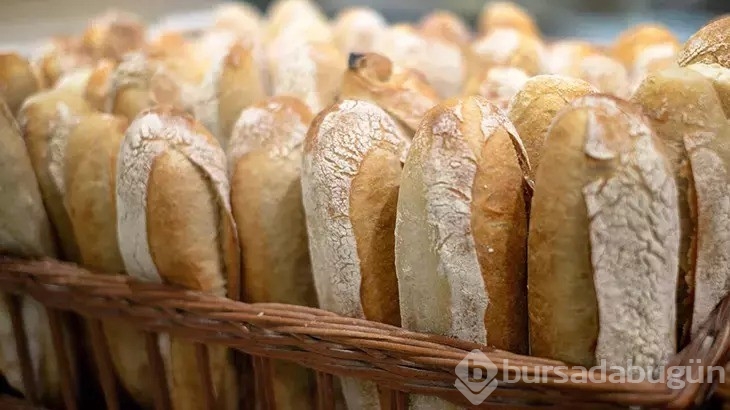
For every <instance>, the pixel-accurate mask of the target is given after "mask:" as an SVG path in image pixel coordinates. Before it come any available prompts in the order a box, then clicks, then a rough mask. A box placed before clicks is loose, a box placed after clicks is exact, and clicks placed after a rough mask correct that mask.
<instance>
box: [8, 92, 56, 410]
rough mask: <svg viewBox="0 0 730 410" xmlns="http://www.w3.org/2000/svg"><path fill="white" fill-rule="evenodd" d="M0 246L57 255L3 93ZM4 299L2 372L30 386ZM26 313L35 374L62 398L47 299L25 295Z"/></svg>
mask: <svg viewBox="0 0 730 410" xmlns="http://www.w3.org/2000/svg"><path fill="white" fill-rule="evenodd" d="M0 146H2V150H0V251H1V252H3V253H7V254H10V255H16V256H22V257H31V258H34V257H44V256H45V257H56V256H57V248H56V244H55V241H54V235H53V231H52V228H51V223H50V222H49V220H48V216H47V215H46V211H45V209H44V208H43V200H42V197H41V193H40V190H39V187H38V181H37V180H36V177H35V174H34V172H33V167H32V165H31V161H30V157H29V156H28V152H27V151H26V147H25V144H24V143H23V138H22V136H21V134H20V129H19V128H18V125H17V123H16V122H15V119H14V117H13V114H12V113H11V111H10V109H9V108H8V106H7V105H6V104H5V102H4V101H3V100H2V99H0ZM0 296H3V300H2V304H0V372H2V375H3V376H4V377H5V379H6V380H7V382H8V383H9V384H10V386H12V387H13V388H15V389H17V390H18V391H20V392H22V393H26V392H25V385H24V384H23V378H22V372H21V365H20V359H19V357H18V355H17V351H16V347H15V334H14V332H13V327H12V321H11V317H10V314H9V311H8V310H7V307H6V305H5V303H4V302H5V298H4V296H5V295H0ZM20 301H21V306H20V310H21V314H22V316H23V322H24V324H25V333H26V337H27V340H28V342H29V346H28V347H29V352H30V357H31V361H32V363H31V365H32V369H33V376H34V378H35V384H36V386H37V388H38V392H39V394H40V395H41V397H42V398H44V399H45V400H44V401H45V402H47V403H48V402H50V403H54V402H55V403H56V404H57V399H59V398H60V379H59V374H58V368H57V365H56V360H55V354H54V351H53V345H52V343H51V339H50V330H49V328H48V321H47V318H46V314H45V309H44V307H43V306H42V305H40V304H39V303H38V302H36V301H35V300H34V299H32V298H30V297H22V298H20Z"/></svg>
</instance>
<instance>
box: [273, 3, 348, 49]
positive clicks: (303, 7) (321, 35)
mask: <svg viewBox="0 0 730 410" xmlns="http://www.w3.org/2000/svg"><path fill="white" fill-rule="evenodd" d="M267 15H268V17H269V19H268V23H267V25H266V34H265V40H264V41H265V43H266V44H267V46H268V47H269V48H271V47H272V46H273V45H274V44H275V43H287V42H289V41H295V42H297V43H299V42H301V41H304V42H315V43H332V42H333V41H334V37H333V33H332V29H331V27H330V25H329V22H328V21H327V16H325V15H324V13H323V12H322V10H321V9H320V8H319V6H318V5H317V4H316V3H315V2H313V1H311V0H277V1H274V2H272V3H270V5H269V8H268V10H267ZM274 47H275V46H274Z"/></svg>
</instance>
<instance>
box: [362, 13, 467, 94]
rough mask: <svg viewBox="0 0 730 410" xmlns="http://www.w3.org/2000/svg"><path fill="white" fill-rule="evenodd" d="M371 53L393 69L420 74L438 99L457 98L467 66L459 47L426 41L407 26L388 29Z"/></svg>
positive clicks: (430, 40) (463, 52)
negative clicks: (382, 56)
mask: <svg viewBox="0 0 730 410" xmlns="http://www.w3.org/2000/svg"><path fill="white" fill-rule="evenodd" d="M375 49H376V50H378V53H381V54H383V55H384V56H386V57H388V58H389V59H390V60H391V61H392V62H393V64H395V65H396V66H399V67H403V68H407V69H411V70H417V71H420V72H421V73H423V75H424V76H426V81H428V83H429V84H430V85H431V86H432V87H433V88H434V90H436V92H437V93H438V95H439V97H441V98H448V97H453V96H455V95H458V94H459V93H460V92H461V89H462V87H463V84H464V81H466V78H467V74H468V65H467V58H466V56H465V51H464V50H462V47H461V46H459V45H457V44H454V43H451V42H449V41H445V40H442V39H439V38H433V37H427V36H425V35H423V34H422V33H419V32H418V31H417V30H416V29H415V28H413V27H411V26H408V25H405V24H398V25H395V26H392V27H390V28H389V29H388V30H386V31H385V33H383V35H382V36H380V41H379V43H378V44H377V47H376V48H375Z"/></svg>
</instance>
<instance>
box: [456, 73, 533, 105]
mask: <svg viewBox="0 0 730 410" xmlns="http://www.w3.org/2000/svg"><path fill="white" fill-rule="evenodd" d="M529 79H530V76H529V75H527V73H525V72H524V71H523V70H521V69H519V68H515V67H489V68H487V69H486V70H481V71H479V72H478V74H476V75H473V76H472V77H471V78H470V79H469V81H468V82H467V84H466V86H465V87H464V95H465V96H470V95H481V96H482V97H484V98H486V99H487V100H488V101H489V102H490V103H492V104H494V105H496V106H497V107H499V108H501V109H502V110H507V108H508V106H509V103H510V101H511V100H512V98H514V96H515V95H516V94H517V93H518V92H519V91H520V90H521V89H522V87H523V86H524V85H525V82H527V80H529Z"/></svg>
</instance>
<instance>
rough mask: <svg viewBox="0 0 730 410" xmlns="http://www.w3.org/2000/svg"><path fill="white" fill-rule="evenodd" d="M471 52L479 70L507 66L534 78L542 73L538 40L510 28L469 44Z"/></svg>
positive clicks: (542, 48)
mask: <svg viewBox="0 0 730 410" xmlns="http://www.w3.org/2000/svg"><path fill="white" fill-rule="evenodd" d="M471 52H472V55H473V56H474V58H475V59H476V63H475V64H477V65H478V67H479V68H480V69H482V70H483V69H484V67H494V66H508V67H516V68H519V69H521V70H523V71H525V72H526V73H527V74H528V75H531V76H533V75H537V74H540V73H541V72H542V71H543V64H544V61H545V58H546V57H545V56H546V50H545V45H544V44H543V43H542V40H540V39H539V38H538V37H535V36H533V35H530V34H525V33H523V32H521V31H519V30H517V29H514V28H497V29H494V30H490V31H489V33H487V34H485V35H484V36H482V37H480V38H478V39H477V40H475V41H474V42H473V43H472V44H471Z"/></svg>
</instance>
